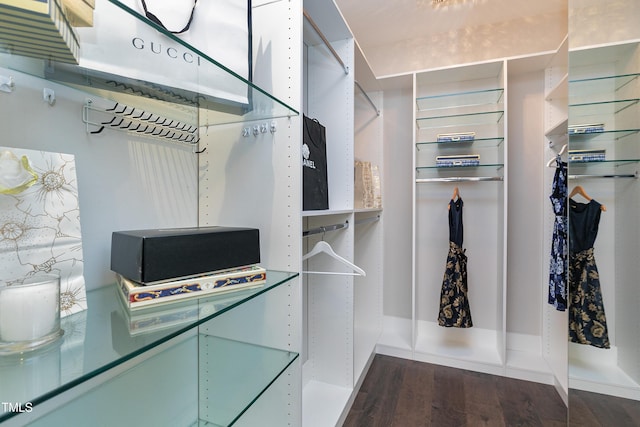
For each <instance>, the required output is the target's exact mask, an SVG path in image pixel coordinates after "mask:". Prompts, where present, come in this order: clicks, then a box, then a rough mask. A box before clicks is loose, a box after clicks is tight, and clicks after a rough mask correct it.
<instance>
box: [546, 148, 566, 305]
mask: <svg viewBox="0 0 640 427" xmlns="http://www.w3.org/2000/svg"><path fill="white" fill-rule="evenodd" d="M549 199H551V205H552V206H553V213H554V214H555V215H556V217H555V220H554V222H553V242H552V244H551V256H550V262H549V304H551V305H553V306H554V307H555V308H556V310H558V311H565V310H566V309H567V164H566V163H565V162H563V161H562V160H561V158H560V156H558V157H556V173H555V175H554V177H553V188H552V193H551V196H549Z"/></svg>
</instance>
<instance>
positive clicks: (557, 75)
mask: <svg viewBox="0 0 640 427" xmlns="http://www.w3.org/2000/svg"><path fill="white" fill-rule="evenodd" d="M568 61H569V58H568V37H565V38H564V40H563V41H562V43H561V44H560V46H559V47H558V49H557V51H556V53H555V54H554V55H553V57H552V58H551V61H550V62H549V64H548V65H547V66H546V67H545V69H544V76H545V80H544V87H545V97H544V129H545V134H544V138H543V139H542V141H541V143H542V144H543V150H542V152H543V153H544V162H543V164H541V165H540V168H541V169H542V179H543V184H544V191H545V194H549V192H550V191H551V188H552V186H553V179H554V174H555V162H551V160H549V159H552V158H554V157H556V156H557V155H559V154H560V153H562V152H563V147H564V146H565V144H568V142H569V140H568V135H567V124H568V119H569V116H568V107H567V105H568V100H569V96H568V95H569V85H568V76H569V74H568V72H569V64H568ZM564 152H566V148H565V149H564ZM562 160H563V161H565V160H566V155H563V156H562ZM548 162H551V165H550V166H551V167H547V163H548ZM554 222H555V214H554V212H553V209H552V207H551V205H550V203H546V204H545V207H544V215H543V230H544V234H543V242H544V244H543V250H544V251H545V254H546V253H548V251H549V250H550V248H551V247H552V240H551V239H552V235H553V227H554ZM542 259H543V260H544V265H543V275H542V278H543V282H542V283H541V286H540V289H541V291H542V292H541V294H540V301H541V305H542V307H543V308H542V334H541V340H542V357H543V358H544V360H545V361H546V364H547V366H548V370H550V372H551V375H552V378H553V385H554V386H555V388H556V390H557V391H558V394H560V396H561V397H562V398H563V400H564V401H565V402H567V401H568V383H567V364H566V360H567V325H568V317H567V313H566V312H565V311H557V310H556V309H555V308H554V306H552V305H550V304H549V303H548V299H549V297H548V295H549V283H548V280H549V260H548V256H545V257H543V258H542Z"/></svg>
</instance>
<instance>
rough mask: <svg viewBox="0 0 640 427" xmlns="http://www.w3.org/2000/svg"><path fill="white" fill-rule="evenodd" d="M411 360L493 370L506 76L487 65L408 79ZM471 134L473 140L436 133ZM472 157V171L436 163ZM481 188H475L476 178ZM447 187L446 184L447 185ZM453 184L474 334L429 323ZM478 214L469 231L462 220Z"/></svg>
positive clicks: (501, 252)
mask: <svg viewBox="0 0 640 427" xmlns="http://www.w3.org/2000/svg"><path fill="white" fill-rule="evenodd" d="M414 82H415V83H414V84H415V89H414V91H415V105H416V107H415V112H414V117H415V122H416V136H415V145H416V150H415V156H414V168H415V181H416V183H415V190H414V195H415V202H414V234H415V237H414V239H415V240H414V255H413V256H414V270H415V275H414V285H413V295H414V297H413V298H414V317H413V319H412V322H413V326H412V330H413V339H412V347H413V352H414V356H413V357H414V358H415V359H417V360H423V361H428V362H435V363H439V364H444V365H449V366H461V367H467V368H470V367H473V368H474V369H475V370H479V371H483V372H489V373H501V372H502V366H503V362H504V358H505V355H504V351H505V350H504V343H505V333H506V330H505V319H504V311H503V308H504V307H503V304H504V295H505V278H504V265H505V262H506V258H505V257H506V248H505V244H506V241H505V236H506V234H505V233H506V209H505V198H504V197H505V194H506V193H505V186H506V180H505V177H506V165H505V160H504V159H505V158H506V146H507V143H506V139H505V136H506V133H507V132H506V120H505V119H506V104H507V103H506V96H505V95H506V73H505V68H504V63H503V62H495V63H488V64H481V65H474V66H468V67H459V68H454V69H447V70H442V71H433V72H424V73H418V74H416V75H415V80H414ZM450 132H475V138H474V140H473V141H471V142H464V141H461V142H446V143H443V142H439V141H438V134H440V133H450ZM459 154H479V155H480V163H479V165H478V166H463V167H438V166H436V165H435V157H436V156H438V155H459ZM485 180H486V181H489V182H483V181H485ZM452 181H453V182H452ZM454 186H457V187H458V188H459V189H460V195H461V197H462V199H463V200H464V202H465V205H464V208H463V209H464V210H463V212H464V220H463V221H464V222H465V224H466V227H465V230H464V245H463V246H464V248H465V249H466V254H467V256H468V257H469V261H470V262H469V271H468V277H469V283H468V284H469V300H470V306H471V316H472V319H473V322H474V326H473V327H472V328H466V329H462V328H442V327H439V326H438V325H437V322H436V320H437V317H438V310H439V299H440V288H441V286H442V276H443V273H444V269H445V260H446V254H447V251H448V247H449V228H448V220H447V215H448V213H447V205H448V202H449V199H450V198H451V194H452V191H453V188H454ZM474 217H478V218H483V223H482V226H480V227H478V226H475V227H474V226H473V224H475V222H473V221H470V218H474Z"/></svg>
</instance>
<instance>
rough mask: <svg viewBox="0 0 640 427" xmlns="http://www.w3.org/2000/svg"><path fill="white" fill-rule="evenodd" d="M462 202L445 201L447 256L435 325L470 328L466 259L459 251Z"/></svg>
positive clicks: (462, 251)
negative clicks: (447, 224) (447, 239)
mask: <svg viewBox="0 0 640 427" xmlns="http://www.w3.org/2000/svg"><path fill="white" fill-rule="evenodd" d="M462 205H463V203H462V199H461V198H460V197H458V198H457V200H455V201H454V200H453V199H451V201H450V202H449V254H448V255H447V265H446V270H445V272H444V278H443V280H442V289H441V291H440V310H439V313H438V325H440V326H446V327H451V326H453V327H458V328H470V327H472V326H473V322H472V321H471V309H470V308H469V299H468V297H467V256H466V255H465V253H464V252H465V251H464V249H462V237H463V234H462V233H463V227H462Z"/></svg>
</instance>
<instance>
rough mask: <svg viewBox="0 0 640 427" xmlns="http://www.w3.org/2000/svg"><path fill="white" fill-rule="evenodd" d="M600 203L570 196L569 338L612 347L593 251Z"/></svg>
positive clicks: (595, 345)
mask: <svg viewBox="0 0 640 427" xmlns="http://www.w3.org/2000/svg"><path fill="white" fill-rule="evenodd" d="M601 206H602V205H600V203H598V202H596V201H595V200H593V199H591V200H590V201H589V202H588V203H579V202H576V201H575V200H573V199H569V296H570V301H569V340H570V341H572V342H575V343H579V344H588V345H592V346H594V347H600V348H609V334H608V331H607V320H606V317H605V313H604V303H603V300H602V290H601V288H600V277H599V275H598V268H597V267H596V261H595V258H594V255H593V245H594V243H595V241H596V236H597V235H598V225H599V224H600V214H601V213H602V211H601Z"/></svg>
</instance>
